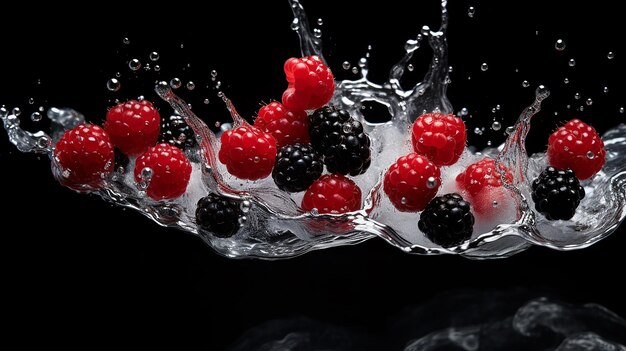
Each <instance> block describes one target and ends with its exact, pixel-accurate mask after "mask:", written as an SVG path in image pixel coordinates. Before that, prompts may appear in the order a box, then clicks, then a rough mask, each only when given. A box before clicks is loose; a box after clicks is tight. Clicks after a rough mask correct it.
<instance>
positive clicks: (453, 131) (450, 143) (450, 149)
mask: <svg viewBox="0 0 626 351" xmlns="http://www.w3.org/2000/svg"><path fill="white" fill-rule="evenodd" d="M411 134H412V135H411V140H412V142H413V150H414V151H415V152H417V153H420V154H422V155H426V156H428V158H429V159H430V160H431V161H432V162H433V163H434V164H436V165H437V166H449V165H452V164H454V163H455V162H456V161H458V160H459V158H460V157H461V154H462V153H463V149H465V141H466V140H467V133H466V131H465V123H463V120H462V119H460V118H459V117H457V116H455V115H453V114H447V115H444V114H442V113H425V114H423V115H421V116H419V117H418V118H417V119H416V120H415V122H413V128H412V133H411Z"/></svg>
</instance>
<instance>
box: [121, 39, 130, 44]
mask: <svg viewBox="0 0 626 351" xmlns="http://www.w3.org/2000/svg"><path fill="white" fill-rule="evenodd" d="M122 43H124V44H125V45H128V44H130V39H128V38H124V39H122Z"/></svg>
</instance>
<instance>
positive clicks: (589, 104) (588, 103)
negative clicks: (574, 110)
mask: <svg viewBox="0 0 626 351" xmlns="http://www.w3.org/2000/svg"><path fill="white" fill-rule="evenodd" d="M585 103H586V104H587V106H591V105H593V100H591V98H588V99H587V101H585Z"/></svg>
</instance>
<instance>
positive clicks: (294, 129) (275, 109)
mask: <svg viewBox="0 0 626 351" xmlns="http://www.w3.org/2000/svg"><path fill="white" fill-rule="evenodd" d="M254 126H255V127H257V128H259V129H260V130H262V131H264V132H266V133H269V134H271V135H272V136H273V137H274V138H275V139H276V147H278V148H281V147H283V146H285V145H291V144H296V143H300V144H308V143H309V142H310V141H309V116H307V114H306V112H305V111H291V110H288V109H286V108H285V107H284V106H283V105H282V104H281V103H280V102H276V101H274V102H271V103H269V104H267V105H265V106H263V107H261V109H260V110H259V113H258V117H257V118H256V120H254Z"/></svg>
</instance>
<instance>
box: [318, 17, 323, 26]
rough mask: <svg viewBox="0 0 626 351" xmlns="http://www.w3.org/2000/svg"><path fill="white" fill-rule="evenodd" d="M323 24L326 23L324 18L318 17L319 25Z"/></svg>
mask: <svg viewBox="0 0 626 351" xmlns="http://www.w3.org/2000/svg"><path fill="white" fill-rule="evenodd" d="M323 24H324V20H323V19H322V18H318V19H317V25H318V26H321V25H323Z"/></svg>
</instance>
